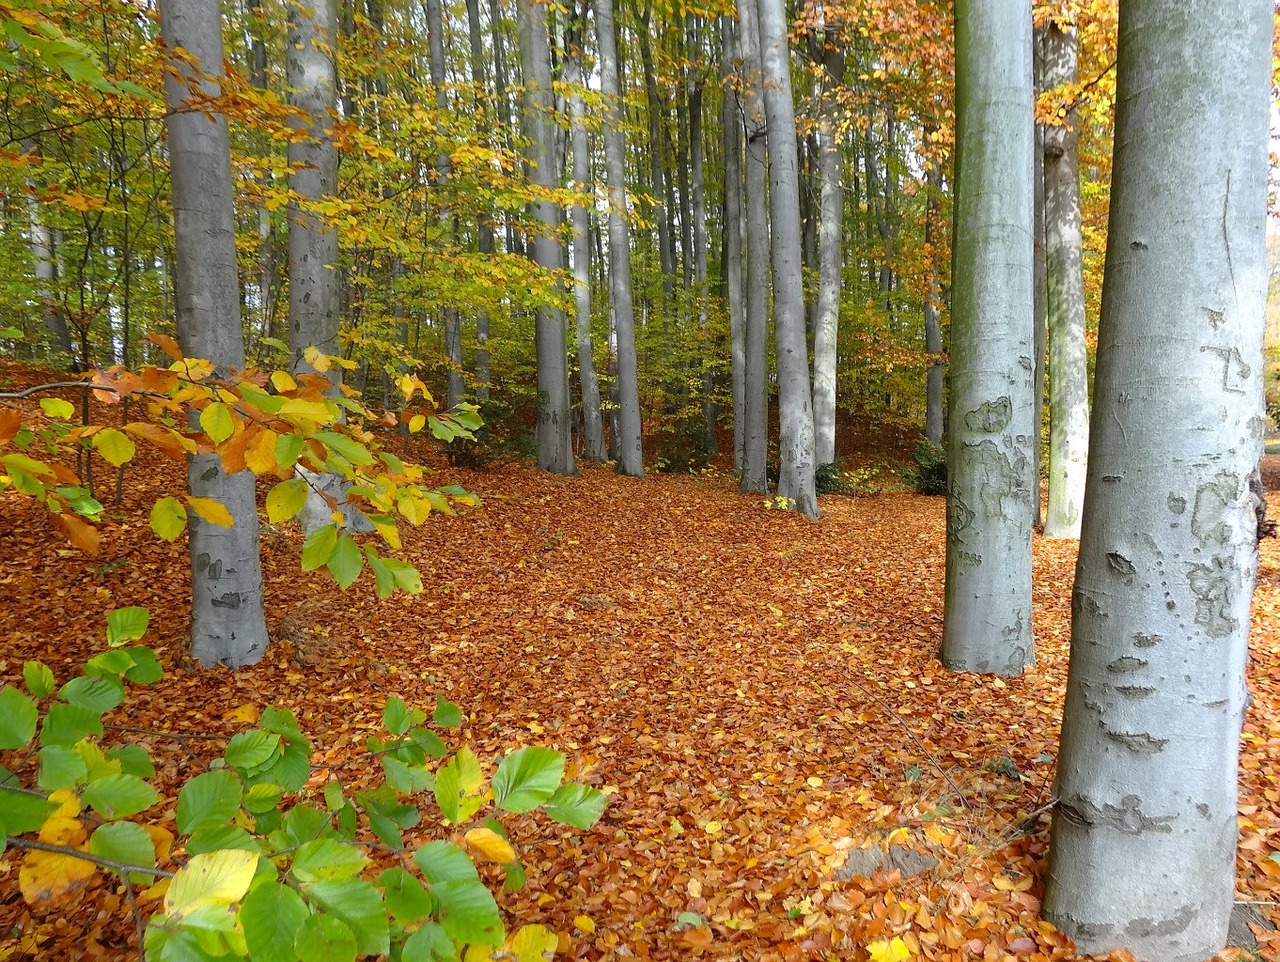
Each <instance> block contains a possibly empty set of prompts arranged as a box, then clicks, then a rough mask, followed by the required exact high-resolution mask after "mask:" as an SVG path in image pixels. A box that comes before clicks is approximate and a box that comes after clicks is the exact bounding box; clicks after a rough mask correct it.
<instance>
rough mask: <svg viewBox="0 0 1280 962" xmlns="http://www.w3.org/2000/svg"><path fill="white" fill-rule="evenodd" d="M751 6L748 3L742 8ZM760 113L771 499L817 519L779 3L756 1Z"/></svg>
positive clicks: (792, 126) (796, 190)
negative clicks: (766, 231)
mask: <svg viewBox="0 0 1280 962" xmlns="http://www.w3.org/2000/svg"><path fill="white" fill-rule="evenodd" d="M744 2H751V0H744ZM757 11H758V16H759V25H760V63H761V69H762V72H763V75H764V108H765V116H766V119H767V121H768V132H769V133H768V148H769V208H770V214H771V215H772V217H771V221H770V223H771V224H772V228H773V249H772V251H773V257H772V265H773V325H774V341H775V349H776V351H777V357H778V454H779V458H780V462H781V463H780V465H779V469H780V473H779V477H778V495H779V496H780V497H783V498H788V499H790V500H792V501H794V502H795V509H796V510H797V511H799V512H800V513H801V514H803V515H805V516H806V517H810V518H816V517H818V497H817V494H816V492H815V491H814V471H815V468H816V467H817V466H816V465H815V464H814V450H813V443H814V438H813V400H812V395H811V393H810V388H809V348H808V343H807V341H808V339H807V337H806V336H805V315H804V283H803V280H802V278H801V256H802V253H803V252H802V251H801V246H800V176H799V169H798V164H799V155H798V154H797V152H796V119H795V106H794V104H793V102H792V99H791V53H790V49H789V46H788V43H787V18H786V10H785V9H784V5H783V3H782V0H757Z"/></svg>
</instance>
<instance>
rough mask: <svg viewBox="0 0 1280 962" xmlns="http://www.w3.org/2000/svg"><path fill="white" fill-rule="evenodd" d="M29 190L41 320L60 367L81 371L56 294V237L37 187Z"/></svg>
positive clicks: (32, 254) (32, 242)
mask: <svg viewBox="0 0 1280 962" xmlns="http://www.w3.org/2000/svg"><path fill="white" fill-rule="evenodd" d="M27 186H28V190H27V216H28V222H29V225H30V237H31V260H32V262H33V264H34V265H35V275H36V297H37V298H39V300H40V320H41V321H42V322H43V324H44V326H45V328H46V329H47V330H48V332H49V337H50V338H51V340H52V342H53V344H52V347H53V353H54V357H55V359H56V361H57V363H58V366H59V367H62V368H64V369H66V370H70V371H76V370H79V369H80V365H79V363H78V362H77V361H76V351H75V346H74V345H73V344H72V343H71V332H70V330H69V329H68V328H67V316H66V315H65V314H64V313H63V312H62V305H61V304H60V303H59V301H58V296H57V291H56V290H55V283H54V282H55V281H56V279H57V268H56V266H55V263H56V262H55V261H54V254H53V236H52V234H51V233H50V231H49V228H48V227H46V226H45V223H44V219H43V218H42V217H41V216H40V199H39V198H38V197H37V196H36V193H35V189H34V187H35V185H34V184H32V183H30V182H28V185H27Z"/></svg>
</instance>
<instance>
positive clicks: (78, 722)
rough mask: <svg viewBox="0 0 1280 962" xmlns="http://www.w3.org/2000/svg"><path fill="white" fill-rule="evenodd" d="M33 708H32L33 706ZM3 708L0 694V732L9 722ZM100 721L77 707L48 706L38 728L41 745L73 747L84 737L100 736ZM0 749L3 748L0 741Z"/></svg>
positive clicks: (85, 710) (91, 712)
mask: <svg viewBox="0 0 1280 962" xmlns="http://www.w3.org/2000/svg"><path fill="white" fill-rule="evenodd" d="M33 707H34V706H33ZM9 720H10V719H9V717H8V712H6V710H5V706H4V695H3V693H2V692H0V732H2V731H3V726H4V725H5V723H7V722H8V721H9ZM101 734H102V719H101V718H99V717H98V713H97V712H95V711H90V710H89V709H87V708H81V707H79V706H78V705H64V704H62V703H61V702H59V703H57V704H55V705H50V706H49V711H48V713H47V714H46V715H45V716H44V725H43V726H41V728H40V744H41V745H74V744H75V743H76V742H78V741H79V740H80V739H82V738H84V737H85V736H86V735H93V736H95V737H96V736H100V735H101ZM0 747H4V745H3V742H2V741H0Z"/></svg>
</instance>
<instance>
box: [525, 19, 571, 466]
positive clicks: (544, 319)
mask: <svg viewBox="0 0 1280 962" xmlns="http://www.w3.org/2000/svg"><path fill="white" fill-rule="evenodd" d="M516 10H517V14H518V25H519V38H520V62H521V67H522V69H523V72H524V89H525V94H524V110H523V111H522V112H521V115H522V118H523V121H524V128H525V137H526V139H527V140H528V143H529V147H528V161H529V177H530V179H531V180H532V182H533V183H534V184H535V185H536V186H537V187H539V188H542V189H544V190H552V189H555V188H556V187H559V185H560V183H559V182H560V178H559V171H558V164H557V162H556V152H555V131H554V130H553V129H552V115H553V113H554V111H555V94H554V92H553V90H552V87H551V50H550V41H549V36H548V33H547V8H546V6H545V5H544V4H541V3H535V2H533V0H518V2H517V4H516ZM533 208H534V215H535V217H536V218H537V220H538V221H539V223H540V225H541V227H540V229H539V231H538V233H537V235H536V236H535V237H534V239H533V259H534V261H535V262H536V263H537V264H539V265H541V266H542V267H545V268H547V269H549V270H556V271H558V270H561V269H562V268H563V266H564V265H563V258H562V254H563V248H562V247H561V245H560V241H559V239H558V237H557V232H558V230H559V227H560V223H561V220H562V219H563V212H562V211H561V210H560V208H559V207H558V206H557V205H556V203H555V202H554V201H552V200H550V199H542V200H538V201H535V202H534V204H533ZM567 340H568V338H567V337H566V332H565V317H564V312H563V311H561V310H559V309H558V308H552V307H540V308H538V313H537V321H536V331H535V341H536V349H537V363H538V426H537V431H536V434H537V444H538V467H539V468H541V469H542V470H544V471H553V472H555V473H557V474H573V473H574V465H573V438H572V428H573V420H572V416H571V414H570V405H569V401H570V395H569V365H568V363H567V361H566V352H567Z"/></svg>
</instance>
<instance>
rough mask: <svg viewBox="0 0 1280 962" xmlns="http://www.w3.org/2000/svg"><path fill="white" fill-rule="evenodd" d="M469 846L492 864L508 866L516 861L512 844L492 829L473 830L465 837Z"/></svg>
mask: <svg viewBox="0 0 1280 962" xmlns="http://www.w3.org/2000/svg"><path fill="white" fill-rule="evenodd" d="M463 837H464V838H465V839H466V840H467V844H468V845H470V846H471V847H472V848H473V849H475V850H476V851H477V852H479V853H480V854H481V855H483V856H484V857H485V858H487V859H488V860H489V861H490V862H497V863H498V864H499V865H506V864H507V863H508V862H514V861H515V860H516V850H515V849H513V848H512V847H511V843H510V842H508V841H507V840H506V839H505V838H503V837H502V836H501V835H499V834H498V833H497V832H495V831H494V830H493V829H491V828H473V829H472V830H471V831H469V832H467V834H466V835H464V836H463Z"/></svg>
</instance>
